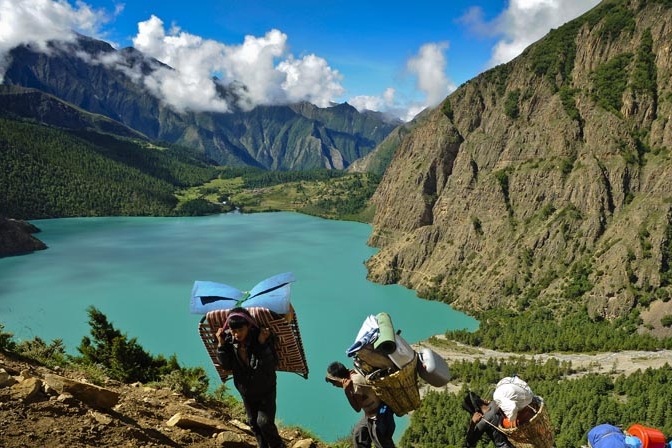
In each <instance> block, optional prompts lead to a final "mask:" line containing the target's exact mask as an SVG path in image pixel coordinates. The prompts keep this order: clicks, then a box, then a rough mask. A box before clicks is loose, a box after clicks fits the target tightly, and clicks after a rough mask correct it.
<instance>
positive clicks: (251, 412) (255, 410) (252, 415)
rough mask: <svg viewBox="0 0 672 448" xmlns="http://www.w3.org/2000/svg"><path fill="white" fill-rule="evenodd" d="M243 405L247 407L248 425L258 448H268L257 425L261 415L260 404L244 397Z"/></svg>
mask: <svg viewBox="0 0 672 448" xmlns="http://www.w3.org/2000/svg"><path fill="white" fill-rule="evenodd" d="M243 405H244V406H245V414H247V424H248V425H250V428H252V432H253V433H254V436H255V437H256V439H257V446H258V447H259V448H268V444H267V443H266V441H265V440H264V436H263V434H262V432H261V429H260V428H259V425H258V424H257V419H258V415H259V402H258V401H256V400H251V399H249V398H245V397H243Z"/></svg>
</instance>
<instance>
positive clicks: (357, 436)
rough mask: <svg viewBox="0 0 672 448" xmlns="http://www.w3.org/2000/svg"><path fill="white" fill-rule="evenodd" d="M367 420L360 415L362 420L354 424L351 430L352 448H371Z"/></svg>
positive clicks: (364, 416)
mask: <svg viewBox="0 0 672 448" xmlns="http://www.w3.org/2000/svg"><path fill="white" fill-rule="evenodd" d="M368 420H369V419H368V418H366V415H364V414H363V413H362V418H360V419H359V421H358V422H357V423H355V427H354V428H352V446H353V448H371V442H372V440H371V432H370V429H369V421H368Z"/></svg>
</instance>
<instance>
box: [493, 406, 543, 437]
mask: <svg viewBox="0 0 672 448" xmlns="http://www.w3.org/2000/svg"><path fill="white" fill-rule="evenodd" d="M531 406H533V407H535V406H536V408H535V411H536V413H535V414H534V415H533V416H532V418H531V419H530V420H529V421H528V422H525V423H521V424H520V425H519V426H516V427H515V428H502V427H501V426H499V427H498V428H497V429H499V430H500V431H501V432H502V433H503V434H504V435H505V436H506V438H507V439H509V442H511V444H512V445H513V446H514V447H516V448H552V447H553V428H551V419H550V418H549V417H548V411H547V410H546V406H545V405H544V402H543V400H540V401H539V404H537V403H534V402H533V403H532V404H531Z"/></svg>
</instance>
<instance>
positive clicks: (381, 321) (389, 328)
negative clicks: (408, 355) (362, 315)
mask: <svg viewBox="0 0 672 448" xmlns="http://www.w3.org/2000/svg"><path fill="white" fill-rule="evenodd" d="M376 321H377V322H378V330H379V333H378V338H377V339H376V340H375V341H374V343H373V348H374V349H375V350H379V351H381V352H383V353H385V354H386V355H389V354H390V353H394V351H395V350H396V349H397V342H396V339H395V337H394V336H395V335H394V326H393V325H392V318H391V317H390V315H389V314H387V313H384V312H383V313H378V314H377V315H376Z"/></svg>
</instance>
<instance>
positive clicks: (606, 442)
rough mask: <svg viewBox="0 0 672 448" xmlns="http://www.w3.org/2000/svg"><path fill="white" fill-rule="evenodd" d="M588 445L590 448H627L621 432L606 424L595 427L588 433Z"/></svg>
mask: <svg viewBox="0 0 672 448" xmlns="http://www.w3.org/2000/svg"><path fill="white" fill-rule="evenodd" d="M588 444H589V445H590V446H591V447H592V448H628V447H627V445H626V444H625V434H624V433H623V431H622V430H621V429H620V428H618V427H616V426H614V425H610V424H608V423H603V424H601V425H597V426H595V427H594V428H592V429H591V430H590V431H588Z"/></svg>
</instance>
